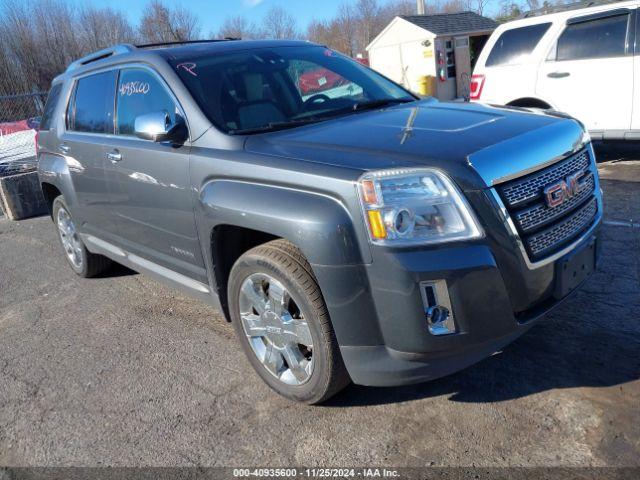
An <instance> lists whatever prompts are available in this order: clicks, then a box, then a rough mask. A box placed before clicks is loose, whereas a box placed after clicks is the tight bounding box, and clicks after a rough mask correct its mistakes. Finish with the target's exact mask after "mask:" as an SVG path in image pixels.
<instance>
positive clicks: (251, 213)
mask: <svg viewBox="0 0 640 480" xmlns="http://www.w3.org/2000/svg"><path fill="white" fill-rule="evenodd" d="M198 203H199V209H200V217H201V223H204V224H205V225H204V226H205V229H206V231H208V232H210V231H212V229H213V228H215V227H216V226H218V225H233V226H237V227H244V228H249V229H252V230H258V231H261V232H265V233H269V234H271V235H275V236H277V237H281V238H284V239H286V240H289V241H290V242H292V243H293V244H295V245H296V246H297V247H298V248H299V249H300V250H301V251H302V253H303V254H304V255H305V257H306V258H307V260H308V261H309V263H311V264H316V265H357V264H362V263H369V262H370V261H371V258H370V252H369V251H368V250H365V251H364V252H363V251H362V249H361V248H360V246H359V243H358V241H357V236H356V232H355V229H354V226H353V221H352V219H351V217H350V215H349V212H348V211H347V209H346V208H345V206H344V205H343V204H342V203H341V202H340V201H339V200H338V199H336V198H332V197H330V196H327V195H323V194H320V193H316V192H309V191H301V190H294V189H291V188H284V187H278V186H273V185H264V184H254V183H247V182H240V181H233V180H212V181H210V182H208V183H207V184H205V185H204V186H203V188H202V190H201V192H200V198H199V202H198Z"/></svg>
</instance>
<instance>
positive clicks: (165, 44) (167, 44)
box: [136, 37, 241, 48]
mask: <svg viewBox="0 0 640 480" xmlns="http://www.w3.org/2000/svg"><path fill="white" fill-rule="evenodd" d="M234 40H241V39H240V38H235V37H225V38H214V39H211V40H183V41H176V42H158V43H145V44H143V45H136V48H160V47H172V46H176V45H189V44H192V43H217V42H231V41H234Z"/></svg>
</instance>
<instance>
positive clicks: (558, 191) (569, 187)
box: [544, 171, 587, 208]
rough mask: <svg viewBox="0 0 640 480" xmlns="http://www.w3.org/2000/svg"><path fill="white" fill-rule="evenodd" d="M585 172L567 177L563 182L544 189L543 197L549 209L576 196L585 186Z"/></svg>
mask: <svg viewBox="0 0 640 480" xmlns="http://www.w3.org/2000/svg"><path fill="white" fill-rule="evenodd" d="M586 176H587V172H585V171H582V172H578V173H574V174H573V175H569V176H568V177H567V178H565V179H564V180H560V181H559V182H556V183H554V184H551V185H548V186H547V187H545V189H544V197H545V200H546V202H547V205H548V206H549V208H554V207H557V206H558V205H562V204H563V203H564V202H565V201H567V200H569V199H570V198H573V197H575V196H576V195H578V194H579V193H580V192H582V190H584V187H585V186H586V182H585V180H586Z"/></svg>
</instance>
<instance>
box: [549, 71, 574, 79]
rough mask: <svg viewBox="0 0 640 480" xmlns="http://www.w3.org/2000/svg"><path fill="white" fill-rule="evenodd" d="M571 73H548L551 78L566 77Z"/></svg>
mask: <svg viewBox="0 0 640 480" xmlns="http://www.w3.org/2000/svg"><path fill="white" fill-rule="evenodd" d="M569 75H571V74H570V73H569V72H551V73H547V77H549V78H565V77H568V76H569Z"/></svg>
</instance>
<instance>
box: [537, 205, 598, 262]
mask: <svg viewBox="0 0 640 480" xmlns="http://www.w3.org/2000/svg"><path fill="white" fill-rule="evenodd" d="M597 212H598V204H597V202H596V199H595V198H592V199H591V201H589V203H587V204H586V205H584V206H583V207H581V208H580V209H579V210H578V211H577V212H575V213H573V214H572V215H571V216H569V217H566V218H565V219H563V221H562V222H560V223H558V224H557V225H554V226H553V227H551V228H548V229H546V230H542V231H541V232H539V233H535V234H533V235H531V236H530V237H528V238H527V239H526V243H527V247H528V249H529V250H530V251H531V252H533V253H534V254H535V255H544V254H545V253H547V252H548V251H551V250H553V249H554V248H555V246H556V245H559V244H562V243H564V242H565V241H566V240H568V239H572V238H574V237H575V236H576V234H578V233H580V232H582V231H584V230H586V229H587V228H588V227H589V226H590V225H591V224H592V223H593V218H594V217H595V216H596V213H597Z"/></svg>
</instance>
